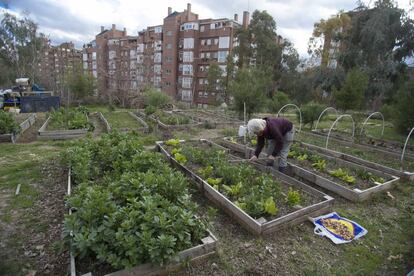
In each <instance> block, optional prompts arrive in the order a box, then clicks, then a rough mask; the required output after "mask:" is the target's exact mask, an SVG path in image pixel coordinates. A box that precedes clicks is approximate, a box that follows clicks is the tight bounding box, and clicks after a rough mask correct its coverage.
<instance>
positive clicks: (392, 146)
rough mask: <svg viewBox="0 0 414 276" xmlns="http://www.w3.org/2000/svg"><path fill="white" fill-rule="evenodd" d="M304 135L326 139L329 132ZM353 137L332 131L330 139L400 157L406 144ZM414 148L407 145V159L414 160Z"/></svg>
mask: <svg viewBox="0 0 414 276" xmlns="http://www.w3.org/2000/svg"><path fill="white" fill-rule="evenodd" d="M301 134H302V135H310V136H316V137H318V136H320V137H323V138H324V139H325V141H326V137H327V133H325V132H319V131H311V132H303V133H301ZM350 139H351V137H350V136H349V137H345V136H342V135H340V134H337V133H331V135H330V137H329V140H330V141H334V142H336V143H339V144H342V145H345V146H348V147H353V148H357V149H360V150H369V151H377V152H379V153H382V154H386V155H390V156H394V157H395V158H400V157H401V153H402V150H403V147H404V145H403V144H402V143H398V142H396V141H387V140H381V139H376V138H372V137H364V138H362V139H359V140H355V141H352V140H350ZM413 150H414V148H413V146H411V145H407V149H406V152H405V155H404V156H405V158H406V159H407V160H411V161H414V151H413Z"/></svg>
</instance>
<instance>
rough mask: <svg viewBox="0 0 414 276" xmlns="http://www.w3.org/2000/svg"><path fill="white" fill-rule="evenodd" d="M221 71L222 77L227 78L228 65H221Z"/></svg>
mask: <svg viewBox="0 0 414 276" xmlns="http://www.w3.org/2000/svg"><path fill="white" fill-rule="evenodd" d="M219 67H220V69H221V76H223V77H224V76H226V74H227V73H226V70H227V66H226V65H219Z"/></svg>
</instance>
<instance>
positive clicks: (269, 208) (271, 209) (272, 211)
mask: <svg viewBox="0 0 414 276" xmlns="http://www.w3.org/2000/svg"><path fill="white" fill-rule="evenodd" d="M264 209H265V211H266V213H268V214H269V215H273V216H274V215H276V214H277V212H278V211H279V210H278V209H277V207H276V203H275V201H274V200H273V197H269V198H268V199H266V201H265V203H264Z"/></svg>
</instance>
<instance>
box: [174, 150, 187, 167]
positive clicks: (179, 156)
mask: <svg viewBox="0 0 414 276" xmlns="http://www.w3.org/2000/svg"><path fill="white" fill-rule="evenodd" d="M174 159H175V160H177V162H178V163H180V164H181V165H184V164H185V163H187V158H186V157H185V156H184V155H182V154H181V153H179V152H176V153H175V154H174Z"/></svg>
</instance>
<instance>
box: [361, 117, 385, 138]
mask: <svg viewBox="0 0 414 276" xmlns="http://www.w3.org/2000/svg"><path fill="white" fill-rule="evenodd" d="M375 114H379V115H381V118H382V131H381V137H382V136H384V129H385V119H384V115H382V113H381V112H378V111H377V112H374V113H371V114H370V115H369V116H368V117H367V118H366V119H365V121H364V122H363V123H362V126H361V131H360V132H359V135H360V136H361V135H362V131H363V130H364V126H365V125H366V123H367V122H368V120H369V118H371V117H372V116H373V115H375Z"/></svg>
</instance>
